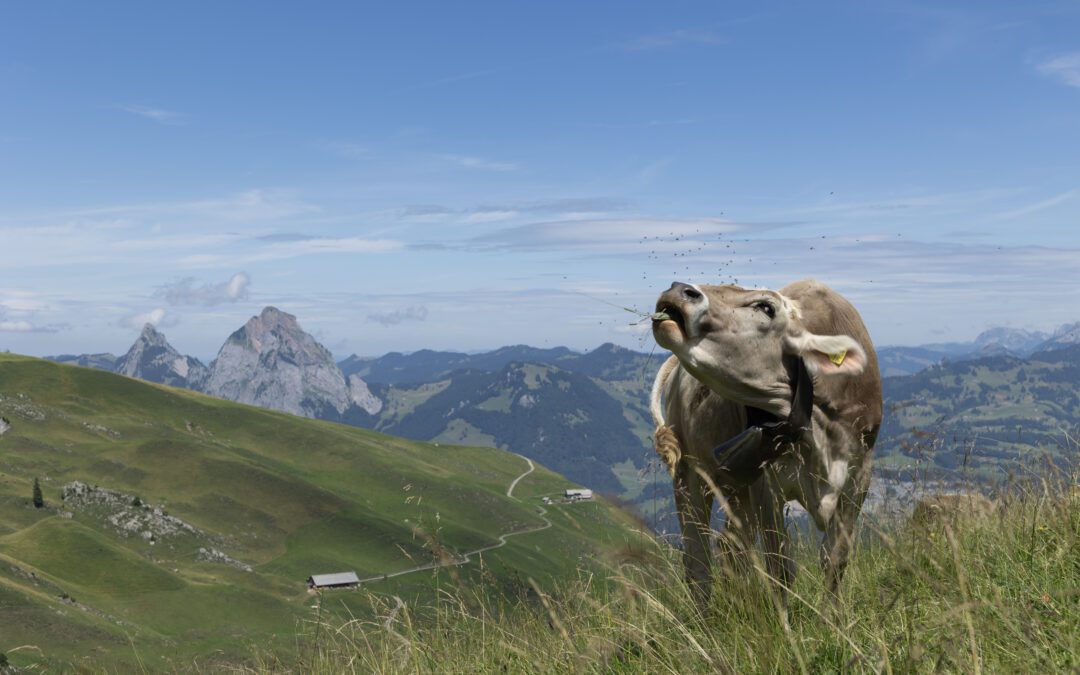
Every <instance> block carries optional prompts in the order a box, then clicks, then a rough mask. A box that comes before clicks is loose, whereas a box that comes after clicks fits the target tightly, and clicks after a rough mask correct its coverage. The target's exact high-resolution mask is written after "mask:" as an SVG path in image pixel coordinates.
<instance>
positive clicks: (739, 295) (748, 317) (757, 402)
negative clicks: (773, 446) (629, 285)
mask: <svg viewBox="0 0 1080 675" xmlns="http://www.w3.org/2000/svg"><path fill="white" fill-rule="evenodd" d="M652 329H653V336H654V337H655V338H656V342H657V343H658V344H659V345H660V346H661V347H664V348H666V349H670V350H671V351H672V353H674V354H675V356H677V357H678V358H679V361H680V362H681V363H682V365H683V367H685V368H686V369H687V370H688V371H689V372H690V374H691V375H693V376H694V377H695V378H697V379H698V380H700V381H701V382H702V383H704V384H705V385H706V386H707V387H709V389H711V390H713V391H714V392H716V393H717V394H719V395H720V396H723V397H724V398H726V399H728V400H730V401H734V402H737V403H742V404H743V405H749V406H753V407H755V408H761V409H763V410H767V411H769V412H771V413H774V414H776V415H779V416H785V415H787V414H788V412H789V410H790V403H791V398H792V386H791V373H792V369H791V365H792V363H793V361H792V359H793V358H801V359H802V360H803V362H804V363H805V364H806V369H807V371H809V372H810V374H812V375H814V376H815V378H816V377H822V376H826V377H827V376H837V375H841V376H842V375H857V374H859V373H861V372H862V370H863V368H864V367H865V366H866V353H865V352H864V351H863V349H862V347H860V346H859V343H858V342H856V341H855V340H854V339H853V338H851V337H850V336H848V335H815V334H813V333H810V332H809V331H807V330H806V328H805V327H804V326H803V322H802V315H801V313H800V309H799V307H798V305H797V304H796V303H795V302H794V301H792V300H790V299H789V298H786V297H784V296H783V295H781V294H780V293H777V292H776V291H769V290H750V289H746V288H741V287H739V286H694V285H691V284H684V283H680V282H675V283H673V284H672V285H671V288H669V289H668V290H666V291H664V292H663V293H662V294H661V295H660V299H659V300H657V302H656V314H654V315H653V325H652Z"/></svg>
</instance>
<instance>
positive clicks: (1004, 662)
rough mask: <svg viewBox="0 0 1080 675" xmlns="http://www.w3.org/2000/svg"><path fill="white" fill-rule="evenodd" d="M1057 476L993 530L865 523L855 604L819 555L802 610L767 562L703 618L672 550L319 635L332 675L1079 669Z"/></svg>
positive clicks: (1076, 522) (1064, 500)
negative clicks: (822, 567) (779, 589)
mask: <svg viewBox="0 0 1080 675" xmlns="http://www.w3.org/2000/svg"><path fill="white" fill-rule="evenodd" d="M1076 478H1077V476H1076V475H1075V474H1073V475H1069V476H1064V475H1061V474H1058V475H1057V476H1056V477H1055V478H1054V479H1052V480H1043V481H1040V482H1039V483H1037V484H1033V485H1032V486H1029V487H1028V488H1027V489H1025V490H1024V491H1023V492H1022V493H1020V494H1013V495H1009V496H1006V497H1004V498H1002V499H1001V503H1000V507H999V508H998V509H997V510H996V511H995V512H994V513H993V514H992V515H990V516H980V517H967V518H964V517H957V518H943V519H942V520H940V521H939V522H936V523H932V524H930V525H914V524H911V523H909V522H906V521H904V520H899V519H898V520H895V521H892V522H874V521H873V519H872V518H864V520H863V521H862V525H861V527H862V529H863V534H864V536H863V537H861V539H860V543H859V545H858V548H857V550H856V553H855V555H854V558H853V561H852V564H851V566H850V567H849V568H848V572H847V576H846V577H845V580H844V583H843V588H842V592H841V597H839V598H832V597H826V593H825V591H824V587H823V583H822V577H821V573H820V571H819V570H818V566H817V546H816V543H815V542H813V541H810V540H803V541H802V542H800V544H799V545H798V546H797V548H796V558H797V565H798V568H799V574H798V577H797V581H796V583H795V584H794V587H793V588H792V589H790V593H789V596H788V603H787V607H786V609H785V607H784V606H783V605H782V604H781V602H780V601H779V599H778V597H777V595H776V594H775V592H774V586H773V585H772V584H771V583H770V580H769V579H768V578H767V576H766V573H765V571H764V570H765V567H764V565H763V564H762V561H761V560H760V559H759V557H758V556H757V555H756V554H751V556H750V559H749V560H746V561H744V562H745V564H744V565H742V566H741V567H740V569H738V570H734V569H730V568H726V569H719V570H718V572H719V574H718V579H717V582H716V585H715V587H714V590H713V599H712V602H711V604H710V606H709V607H708V609H707V610H706V611H704V612H702V611H699V610H698V609H697V608H695V606H694V603H693V601H692V599H691V597H690V594H689V592H688V589H687V587H686V585H685V584H684V583H683V581H682V571H681V564H680V561H679V558H678V552H677V551H674V550H671V549H668V548H666V547H663V546H661V545H657V547H656V549H655V550H653V551H651V552H649V553H648V554H647V555H644V556H641V555H638V556H635V557H634V559H629V560H622V561H617V562H613V563H612V564H611V567H610V572H609V573H608V574H607V575H604V576H598V575H587V574H585V573H582V574H581V575H579V576H578V577H577V578H574V579H568V580H566V582H565V583H564V584H562V585H560V586H558V587H556V588H554V589H553V590H552V589H547V590H544V589H541V588H540V587H538V586H536V585H535V584H530V585H527V586H525V587H524V588H522V589H519V592H518V593H516V594H507V593H505V592H493V590H492V588H491V587H489V586H487V585H485V584H484V583H480V584H472V585H466V584H462V585H452V584H451V586H453V590H452V591H451V590H447V591H442V592H440V594H439V596H438V598H437V599H435V600H434V601H432V602H430V603H428V604H425V605H421V606H408V605H407V604H406V603H405V602H403V601H402V600H400V599H399V598H394V597H385V596H380V595H378V594H376V593H370V594H369V596H368V598H369V600H370V602H371V603H372V608H373V616H375V617H376V618H374V619H353V620H348V621H344V622H343V621H341V620H340V619H327V618H326V617H325V615H323V616H320V617H318V618H314V619H313V620H312V621H311V622H309V623H307V624H305V625H304V626H303V627H302V628H301V630H300V632H299V635H298V637H297V639H298V641H299V644H298V646H299V652H300V654H301V656H300V657H299V658H300V660H299V662H282V661H277V660H273V659H270V658H264V659H263V660H262V662H261V663H260V666H259V670H277V671H303V672H315V673H417V672H419V673H426V672H435V673H442V672H454V673H459V672H460V673H464V672H470V673H472V672H485V673H486V672H492V673H504V672H507V673H568V672H574V673H577V672H580V673H639V672H647V673H697V672H701V673H715V672H730V673H774V672H778V673H788V672H808V673H818V672H885V673H891V672H904V673H907V672H938V671H945V672H1047V673H1050V672H1076V671H1077V670H1078V669H1080V488H1078V487H1077V480H1076Z"/></svg>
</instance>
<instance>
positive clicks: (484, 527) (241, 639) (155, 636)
mask: <svg viewBox="0 0 1080 675" xmlns="http://www.w3.org/2000/svg"><path fill="white" fill-rule="evenodd" d="M0 416H2V417H3V418H6V420H8V421H9V423H10V427H9V428H8V429H7V430H6V431H5V432H4V433H3V435H0V652H6V653H7V654H8V658H9V659H11V660H12V662H13V663H15V664H17V665H18V664H26V663H31V662H39V663H42V664H44V665H45V666H47V667H52V668H58V667H61V666H63V665H64V664H67V665H68V666H70V665H72V664H78V663H84V664H88V665H89V666H90V667H92V668H95V669H97V668H110V669H118V670H125V669H128V668H130V667H132V666H133V665H134V664H136V662H137V661H141V662H142V663H143V664H144V665H146V667H148V668H153V669H160V668H166V667H171V668H182V667H183V664H190V663H192V662H194V661H198V662H199V663H202V664H204V665H205V664H213V663H222V664H225V663H236V662H240V661H242V660H244V659H246V658H249V657H250V655H251V654H252V645H258V646H259V647H260V649H263V650H266V651H279V652H281V653H288V652H289V651H290V650H295V649H296V648H297V645H296V644H295V640H294V637H292V636H294V635H295V634H296V628H297V623H298V622H299V621H302V620H305V619H306V618H308V617H310V615H311V607H312V605H313V604H314V602H315V598H316V596H314V595H311V594H309V593H308V592H307V590H306V587H305V585H304V580H305V579H306V578H307V577H308V576H309V575H311V574H319V573H328V572H338V571H345V570H355V571H356V572H357V573H358V575H359V576H360V577H361V578H362V579H363V578H365V577H376V578H377V580H375V581H373V582H371V583H369V584H367V585H365V586H364V587H363V588H362V589H361V590H360V591H327V592H324V594H323V597H324V602H323V605H324V607H326V608H329V609H331V611H338V612H346V611H347V612H350V613H354V614H358V615H362V614H363V613H364V612H366V611H369V607H370V605H369V602H368V601H367V598H368V594H369V593H378V594H385V593H392V594H395V595H398V596H400V597H402V598H405V599H406V601H408V599H409V598H416V597H421V596H423V597H428V596H430V594H431V591H432V589H433V587H434V586H436V585H437V584H439V583H443V582H447V581H448V580H450V579H452V578H454V577H457V578H458V580H459V581H460V583H476V582H478V580H479V579H480V577H481V568H480V564H479V563H477V562H476V560H475V558H474V561H473V562H472V563H470V564H466V565H463V566H460V567H453V568H440V569H438V570H435V571H431V570H429V571H420V572H416V573H412V574H405V575H402V576H397V577H393V578H389V579H386V580H382V579H381V578H379V577H381V575H383V574H393V573H394V572H398V571H401V570H406V569H409V568H412V567H417V566H422V565H424V564H426V563H430V562H431V561H433V560H437V559H442V560H444V561H447V560H454V559H456V558H458V557H459V556H460V555H461V554H463V553H466V552H469V551H472V550H475V549H479V548H483V547H488V546H494V545H497V544H498V543H499V541H500V539H499V537H500V536H501V535H504V534H507V533H513V532H524V531H527V530H533V529H536V530H537V531H535V532H529V533H526V534H520V535H518V536H514V537H510V538H508V539H506V540H505V541H506V545H505V546H503V547H501V548H496V549H494V550H490V551H488V552H486V553H484V554H483V556H482V558H483V568H482V576H483V577H484V579H485V583H489V584H492V587H493V588H500V587H501V588H506V587H511V586H513V584H520V583H522V580H523V579H527V578H533V579H536V581H537V582H538V583H540V584H541V585H547V584H552V583H555V582H556V580H558V579H560V578H562V577H563V576H564V575H567V574H572V573H574V571H575V570H577V569H578V567H579V566H580V565H581V564H583V562H584V564H586V565H588V564H591V562H592V561H596V562H600V561H602V560H605V559H611V558H612V557H614V556H619V555H621V554H624V553H625V552H626V551H627V550H628V549H633V548H634V547H636V546H637V545H638V544H639V543H640V539H639V537H640V535H638V534H635V524H634V523H633V521H632V520H631V519H630V518H629V517H628V516H626V515H625V514H624V513H622V512H621V511H619V510H617V509H615V508H613V507H611V506H609V505H608V504H606V503H605V502H603V501H602V500H601V501H596V502H593V503H584V504H573V505H569V504H567V505H563V504H559V503H556V504H553V505H551V506H547V507H546V510H547V512H546V515H545V514H544V513H543V509H542V508H541V507H540V499H539V498H540V496H541V495H555V494H557V493H561V491H562V490H563V489H564V488H565V487H567V486H568V485H570V483H568V481H566V480H565V479H563V478H562V477H560V476H559V475H557V474H554V473H552V472H551V471H548V470H547V469H544V468H542V467H540V466H537V467H536V468H535V471H533V472H531V473H528V474H527V475H526V476H525V477H524V478H523V479H522V480H521V481H520V482H519V483H518V484H517V486H516V488H515V490H514V493H513V496H512V497H510V496H507V489H508V487H509V485H510V484H511V482H512V481H514V479H515V478H517V477H518V476H521V475H522V474H524V473H526V472H527V471H528V469H529V464H528V462H527V461H526V460H525V459H523V458H522V457H519V456H517V455H513V454H511V453H508V452H503V451H500V450H494V449H488V448H472V447H462V446H458V445H446V444H429V443H418V442H413V441H407V440H402V439H399V438H393V437H389V436H385V435H382V434H379V433H375V432H372V431H368V430H364V429H358V428H355V427H349V426H345V425H338V424H332V423H328V422H322V421H316V420H309V419H303V418H299V417H294V416H291V415H287V414H282V413H277V412H273V411H269V410H264V409H259V408H253V407H249V406H243V405H239V404H235V403H231V402H227V401H223V400H219V399H215V398H211V397H208V396H204V395H201V394H197V393H194V392H190V391H186V390H181V389H173V388H169V387H164V386H160V385H154V384H149V383H146V382H142V381H138V380H133V379H129V378H125V377H121V376H118V375H114V374H111V373H106V372H101V371H96V370H90V369H86V368H78V367H73V366H64V365H57V364H54V363H50V362H47V361H43V360H38V359H33V358H28V357H21V356H15V355H10V354H2V355H0ZM35 478H39V479H40V482H41V485H42V488H43V491H44V496H45V502H46V503H45V507H44V508H40V509H37V508H34V506H33V504H32V502H31V498H30V497H31V486H32V483H33V481H34V479H35ZM76 482H78V483H81V484H82V485H79V484H76ZM547 522H550V523H551V526H550V527H548V528H547V529H540V528H544V527H545V525H546V523H547ZM249 570H250V571H249ZM455 583H457V582H455ZM21 645H32V646H33V647H34V648H33V649H30V648H27V649H21V650H18V651H14V652H13V651H12V650H13V649H15V648H16V647H19V646H21Z"/></svg>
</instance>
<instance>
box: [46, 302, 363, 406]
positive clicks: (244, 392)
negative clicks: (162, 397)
mask: <svg viewBox="0 0 1080 675" xmlns="http://www.w3.org/2000/svg"><path fill="white" fill-rule="evenodd" d="M47 358H48V359H49V360H51V361H56V362H58V363H67V364H73V365H80V366H89V367H93V368H99V369H102V370H109V371H111V372H116V373H120V374H121V375H127V376H128V377H136V378H139V379H142V380H147V381H149V382H157V383H159V384H167V385H170V386H175V387H184V388H186V389H193V390H195V391H201V392H203V393H206V394H210V395H212V396H217V397H218V398H224V399H228V400H230V401H237V402H239V403H248V404H251V405H257V406H260V407H263V408H270V409H272V410H280V411H282V412H288V413H292V414H294V415H300V416H301V417H310V418H314V419H325V420H331V421H335V422H348V423H352V424H354V425H356V426H373V425H372V423H371V421H372V415H373V414H375V413H377V412H378V411H379V409H380V408H381V402H380V401H379V400H378V399H376V398H375V397H374V396H373V395H372V394H371V391H370V390H369V389H368V387H367V384H366V383H365V382H364V381H363V379H361V378H360V377H359V376H348V377H346V376H345V375H344V374H343V373H342V372H341V369H340V368H338V366H337V364H336V363H334V357H333V355H332V354H331V353H330V351H329V350H327V349H326V347H324V346H322V345H321V344H319V343H318V341H316V340H315V338H313V337H312V336H311V335H310V334H308V333H307V332H305V331H304V330H303V329H302V328H301V327H300V324H299V323H298V322H297V320H296V317H295V316H293V315H292V314H288V313H286V312H282V311H281V310H279V309H277V308H276V307H266V308H265V309H263V310H262V312H261V313H260V314H259V315H258V316H253V317H251V318H250V319H249V320H248V321H247V323H245V324H244V325H243V326H241V327H240V328H239V329H237V330H236V331H235V332H234V333H233V334H232V335H230V336H229V337H228V338H227V339H226V340H225V343H224V344H223V345H222V346H221V349H220V350H219V351H218V355H217V357H216V358H215V359H214V360H213V361H212V362H211V363H210V365H209V366H206V365H203V364H202V363H201V362H200V361H199V360H198V359H196V358H194V357H191V356H185V355H183V354H181V353H180V352H178V351H177V350H176V349H175V348H174V347H173V346H172V345H171V344H169V341H168V340H167V339H166V337H165V335H164V334H162V333H161V332H160V331H158V330H157V329H156V328H155V327H154V326H153V325H151V324H146V325H145V326H144V327H143V329H142V332H141V333H140V334H139V337H138V338H136V340H135V342H134V344H132V345H131V348H130V349H128V351H127V353H126V354H124V355H123V356H121V357H119V358H117V357H114V356H112V355H111V354H93V355H80V356H72V355H64V356H55V357H47Z"/></svg>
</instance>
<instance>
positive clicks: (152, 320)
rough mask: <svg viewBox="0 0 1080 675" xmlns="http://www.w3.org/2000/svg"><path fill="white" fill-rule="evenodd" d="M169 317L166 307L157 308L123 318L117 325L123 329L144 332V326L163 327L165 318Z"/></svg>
mask: <svg viewBox="0 0 1080 675" xmlns="http://www.w3.org/2000/svg"><path fill="white" fill-rule="evenodd" d="M166 316H168V312H166V311H165V308H164V307H157V308H154V309H152V310H150V311H148V312H138V313H135V314H131V315H128V316H125V317H124V318H122V319H121V320H120V321H119V322H118V324H117V325H119V326H120V327H121V328H134V329H135V330H142V328H143V326H145V325H146V324H150V325H151V326H160V325H163V322H164V321H165V317H166Z"/></svg>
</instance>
